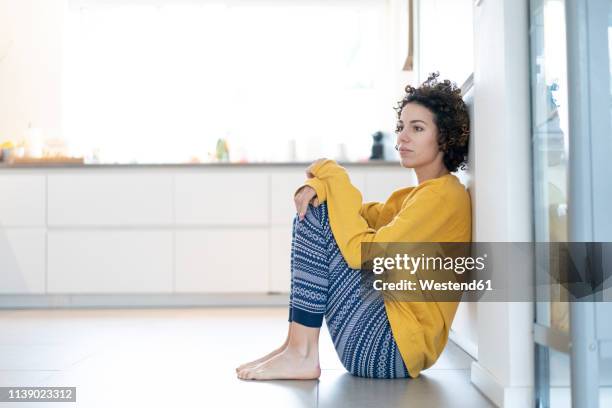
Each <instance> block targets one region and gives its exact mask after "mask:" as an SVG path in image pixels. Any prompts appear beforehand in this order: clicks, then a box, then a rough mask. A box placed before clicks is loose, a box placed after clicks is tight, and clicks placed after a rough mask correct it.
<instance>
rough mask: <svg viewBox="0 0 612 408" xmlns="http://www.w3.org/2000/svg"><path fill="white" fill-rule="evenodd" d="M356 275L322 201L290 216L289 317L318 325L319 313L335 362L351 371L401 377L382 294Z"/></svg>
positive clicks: (403, 373)
mask: <svg viewBox="0 0 612 408" xmlns="http://www.w3.org/2000/svg"><path fill="white" fill-rule="evenodd" d="M361 279H362V272H361V271H360V270H358V269H352V268H350V267H349V266H348V264H347V263H346V261H345V259H344V257H343V256H342V253H341V252H340V249H339V248H338V245H337V243H336V240H335V238H334V236H333V234H332V231H331V228H330V224H329V218H328V213H327V203H326V202H323V203H321V204H320V205H319V206H318V207H314V206H312V205H309V206H308V211H307V212H306V215H305V218H304V219H303V220H302V221H300V220H299V219H298V216H297V215H296V216H295V217H294V219H293V238H292V241H291V294H290V297H289V321H295V322H297V323H300V324H303V325H304V326H309V327H321V326H322V324H323V316H325V321H326V322H327V327H328V328H329V333H330V334H331V338H332V340H333V342H334V346H335V348H336V351H337V353H338V356H339V357H340V361H342V364H343V365H344V367H345V368H346V369H347V371H348V372H350V373H351V374H353V375H356V376H359V377H369V378H406V377H408V371H407V370H406V366H405V364H404V362H403V360H402V357H401V355H400V353H399V350H398V347H397V344H396V343H395V340H394V339H393V335H392V333H391V327H390V325H389V320H388V319H387V313H386V312H385V305H384V302H383V299H382V295H381V294H380V293H379V292H378V291H376V290H374V289H373V288H371V287H370V289H369V290H368V289H367V286H365V285H362V284H361Z"/></svg>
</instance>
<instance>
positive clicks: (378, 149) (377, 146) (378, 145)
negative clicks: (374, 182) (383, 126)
mask: <svg viewBox="0 0 612 408" xmlns="http://www.w3.org/2000/svg"><path fill="white" fill-rule="evenodd" d="M383 136H384V134H383V132H381V131H378V132H376V133H374V134H373V135H372V138H373V139H374V143H373V144H372V154H371V155H370V160H384V158H385V152H384V150H383V148H384V145H383V142H382V140H383Z"/></svg>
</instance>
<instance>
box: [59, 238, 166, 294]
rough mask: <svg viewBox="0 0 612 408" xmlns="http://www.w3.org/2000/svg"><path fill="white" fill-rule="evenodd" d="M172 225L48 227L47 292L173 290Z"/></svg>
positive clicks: (144, 291)
mask: <svg viewBox="0 0 612 408" xmlns="http://www.w3.org/2000/svg"><path fill="white" fill-rule="evenodd" d="M172 234H173V233H172V231H160V230H153V229H151V230H146V231H125V230H124V231H117V230H107V231H104V230H72V231H49V232H48V246H49V247H48V277H47V290H48V292H49V293H171V292H172V242H173V237H172Z"/></svg>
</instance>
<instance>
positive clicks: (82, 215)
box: [48, 172, 173, 226]
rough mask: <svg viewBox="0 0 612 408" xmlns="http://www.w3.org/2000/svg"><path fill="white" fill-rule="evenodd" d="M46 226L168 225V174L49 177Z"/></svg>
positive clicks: (55, 175)
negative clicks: (47, 219) (47, 223)
mask: <svg viewBox="0 0 612 408" xmlns="http://www.w3.org/2000/svg"><path fill="white" fill-rule="evenodd" d="M48 177H49V180H48V188H49V197H48V207H49V208H48V214H49V225H50V226H66V225H67V226H109V225H113V226H138V225H153V226H155V225H171V224H172V223H173V215H172V175H171V174H163V173H153V172H149V173H137V174H132V173H130V172H125V173H116V174H111V173H104V174H94V173H76V172H71V173H69V174H67V173H64V174H50V175H49V176H48Z"/></svg>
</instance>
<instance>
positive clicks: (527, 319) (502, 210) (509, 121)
mask: <svg viewBox="0 0 612 408" xmlns="http://www.w3.org/2000/svg"><path fill="white" fill-rule="evenodd" d="M474 32H475V71H474V84H475V85H474V86H475V89H474V116H475V121H474V123H473V126H472V129H473V138H472V140H471V143H472V147H471V149H472V150H473V151H472V152H471V153H472V154H473V157H474V160H473V162H472V166H473V170H472V172H473V185H472V188H471V193H472V203H473V211H474V215H475V216H474V225H473V227H474V229H473V231H474V237H473V239H474V240H475V241H481V242H492V241H502V242H504V241H508V242H520V241H531V240H532V239H533V234H532V225H533V222H532V219H533V217H532V211H531V210H532V204H531V200H532V196H531V191H532V180H531V150H530V140H531V137H530V112H529V106H530V104H529V58H528V56H529V53H528V50H529V37H528V34H529V31H528V2H527V1H516V0H483V1H481V2H480V5H479V6H478V7H476V8H475V14H474ZM477 307H478V311H477V313H478V361H477V362H475V363H473V365H472V373H471V376H472V382H473V383H474V384H475V385H476V386H477V387H478V388H480V389H481V390H482V391H483V392H484V393H485V394H486V395H487V396H488V397H489V398H490V399H491V400H493V401H494V402H495V403H496V404H498V405H499V406H503V407H527V406H531V405H532V395H533V389H532V387H533V367H534V365H533V364H534V363H533V361H534V360H533V334H532V328H533V312H532V307H533V305H532V304H530V303H519V302H503V303H502V302H500V303H490V302H489V303H479V304H478V305H477Z"/></svg>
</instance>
